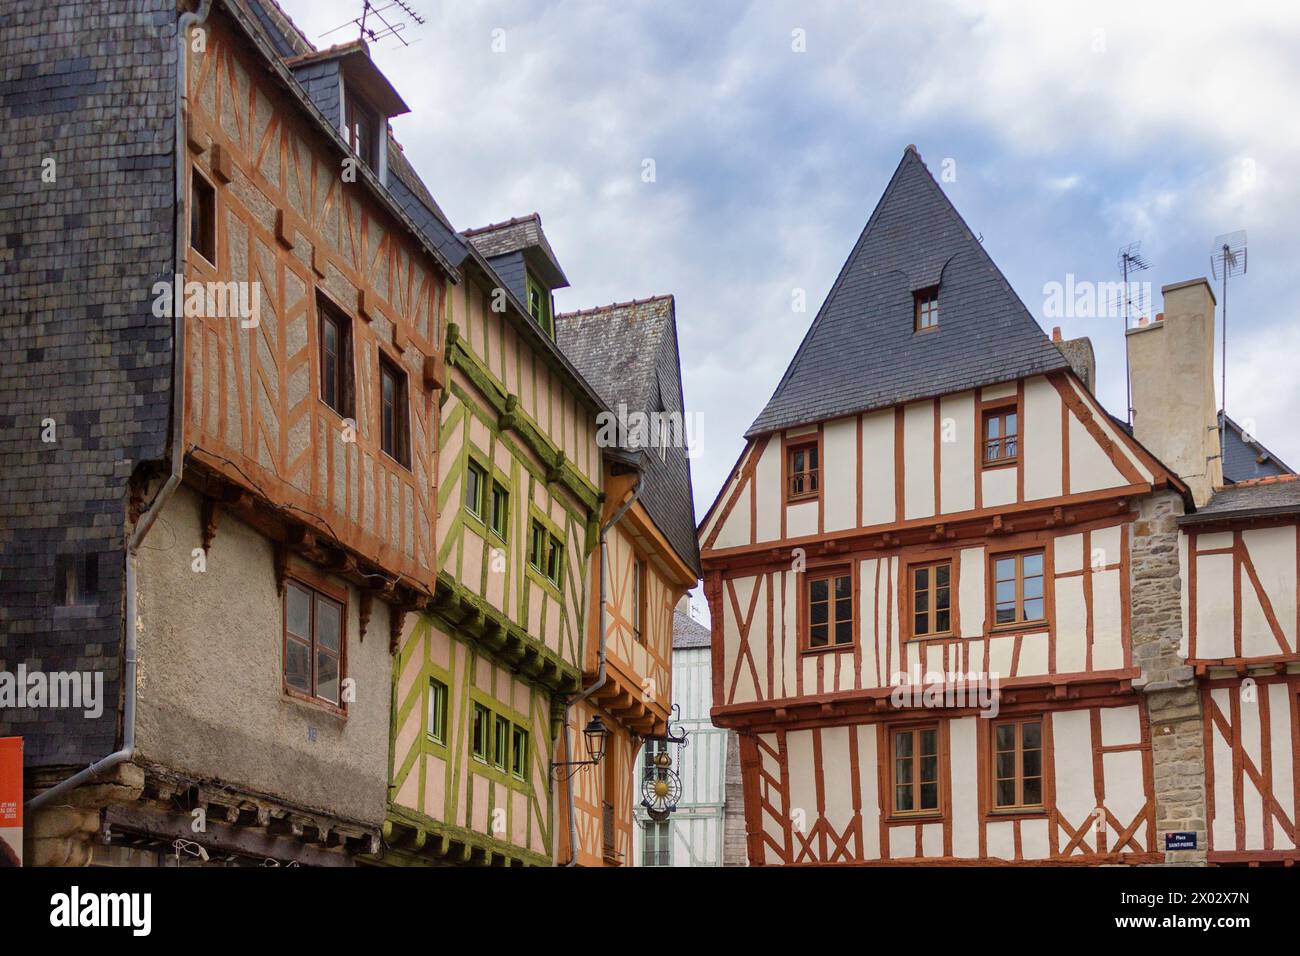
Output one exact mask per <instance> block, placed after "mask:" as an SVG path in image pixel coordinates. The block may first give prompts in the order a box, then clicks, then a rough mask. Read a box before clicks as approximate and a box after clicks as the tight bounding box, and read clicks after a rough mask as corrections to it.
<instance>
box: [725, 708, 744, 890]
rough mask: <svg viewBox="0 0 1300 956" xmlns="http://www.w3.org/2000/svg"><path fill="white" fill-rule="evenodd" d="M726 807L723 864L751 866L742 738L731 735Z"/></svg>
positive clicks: (728, 754) (728, 736)
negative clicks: (741, 753)
mask: <svg viewBox="0 0 1300 956" xmlns="http://www.w3.org/2000/svg"><path fill="white" fill-rule="evenodd" d="M723 794H724V796H723V800H724V801H725V802H724V803H723V806H722V865H723V866H748V865H749V854H748V851H747V849H746V843H745V788H744V777H743V776H742V775H741V772H740V736H739V735H738V734H737V733H736V732H735V731H734V730H732V731H728V732H727V778H726V783H725V789H724V791H723Z"/></svg>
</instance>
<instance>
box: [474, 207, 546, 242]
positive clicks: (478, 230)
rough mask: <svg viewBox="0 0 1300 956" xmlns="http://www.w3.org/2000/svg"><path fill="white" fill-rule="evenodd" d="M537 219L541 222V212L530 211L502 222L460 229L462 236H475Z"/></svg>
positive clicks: (538, 223) (539, 223)
mask: <svg viewBox="0 0 1300 956" xmlns="http://www.w3.org/2000/svg"><path fill="white" fill-rule="evenodd" d="M533 220H536V221H537V225H539V226H540V225H541V224H542V214H541V213H539V212H530V213H527V214H525V215H523V216H514V217H512V218H510V219H507V220H505V221H504V222H490V223H488V224H487V225H486V226H475V227H474V228H473V229H463V230H461V235H463V236H477V235H481V234H483V233H485V232H495V231H496V230H497V229H508V228H509V227H511V226H518V225H520V224H522V223H525V222H532V221H533Z"/></svg>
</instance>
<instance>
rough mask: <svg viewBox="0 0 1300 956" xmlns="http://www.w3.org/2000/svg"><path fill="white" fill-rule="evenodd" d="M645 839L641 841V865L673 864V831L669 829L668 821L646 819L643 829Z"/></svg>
mask: <svg viewBox="0 0 1300 956" xmlns="http://www.w3.org/2000/svg"><path fill="white" fill-rule="evenodd" d="M642 833H643V835H644V839H643V840H642V841H641V865H642V866H671V865H672V844H671V843H670V842H669V840H670V839H671V831H670V830H669V829H668V821H667V820H662V821H658V822H656V821H654V820H647V821H645V825H644V828H643V830H642Z"/></svg>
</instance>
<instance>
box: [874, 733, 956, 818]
mask: <svg viewBox="0 0 1300 956" xmlns="http://www.w3.org/2000/svg"><path fill="white" fill-rule="evenodd" d="M926 731H933V732H934V758H935V761H934V762H935V776H934V786H935V805H934V806H933V807H925V808H921V807H919V806H917V805H918V804H919V803H920V800H921V785H922V784H923V783H925V782H927V781H923V780H921V779H920V767H919V762H920V760H921V753H920V742H921V738H920V735H921V734H922V733H924V732H926ZM885 734H886V738H885V739H886V743H887V745H888V748H889V753H888V757H887V759H888V761H889V817H890V818H891V819H905V820H912V819H917V818H921V819H929V818H936V819H942V818H943V816H944V814H945V812H946V811H945V807H944V772H945V766H944V764H945V761H944V753H945V749H946V748H945V747H944V736H943V723H942V722H941V721H929V722H926V723H917V724H902V725H895V726H892V727H886V728H885ZM899 734H912V735H913V738H912V754H911V756H910V757H909V758H907V759H909V760H911V761H912V770H913V773H912V779H911V781H910V782H908V783H905V784H904V783H899V781H898V759H899V758H898V736H899ZM900 786H906V787H910V788H911V791H912V798H913V800H912V802H913V807H914V808H913V809H911V810H900V809H898V788H899V787H900Z"/></svg>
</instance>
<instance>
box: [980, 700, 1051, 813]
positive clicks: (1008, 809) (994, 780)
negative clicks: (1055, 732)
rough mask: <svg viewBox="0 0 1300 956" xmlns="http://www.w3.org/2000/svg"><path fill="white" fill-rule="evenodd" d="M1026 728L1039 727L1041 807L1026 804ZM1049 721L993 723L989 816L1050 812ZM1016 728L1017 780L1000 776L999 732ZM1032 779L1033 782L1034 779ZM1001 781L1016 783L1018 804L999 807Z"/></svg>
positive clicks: (1038, 717)
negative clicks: (1048, 800) (1048, 778)
mask: <svg viewBox="0 0 1300 956" xmlns="http://www.w3.org/2000/svg"><path fill="white" fill-rule="evenodd" d="M1026 724H1037V725H1038V777H1037V779H1038V797H1039V800H1038V802H1037V803H1025V802H1024V785H1025V762H1024V754H1025V749H1024V728H1025V725H1026ZM1046 725H1047V719H1046V715H1044V714H1032V715H1025V716H1018V717H1009V718H1006V719H998V720H991V721H989V729H988V734H989V750H988V753H989V778H988V787H989V815H990V816H1002V815H1007V814H1010V815H1017V814H1019V815H1036V814H1043V813H1046V812H1047V734H1046V730H1045V728H1046ZM999 727H1014V728H1015V749H1014V750H1012V751H1008V752H1010V753H1013V754H1014V755H1015V756H1014V758H1013V759H1014V761H1015V775H1014V777H999V776H998V753H999V752H1000V751H999V750H998V728H999ZM1030 779H1033V778H1032V777H1031V778H1030ZM999 780H1014V781H1015V789H1016V802H1015V803H1014V804H1006V805H1004V806H999V805H998V782H999Z"/></svg>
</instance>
